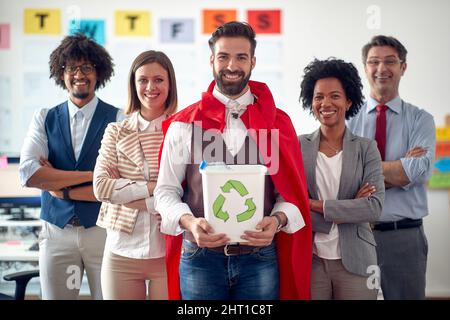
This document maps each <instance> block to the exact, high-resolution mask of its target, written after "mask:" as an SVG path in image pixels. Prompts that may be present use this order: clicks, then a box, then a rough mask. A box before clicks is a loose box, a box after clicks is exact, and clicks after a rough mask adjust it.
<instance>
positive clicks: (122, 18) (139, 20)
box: [115, 11, 151, 36]
mask: <svg viewBox="0 0 450 320" xmlns="http://www.w3.org/2000/svg"><path fill="white" fill-rule="evenodd" d="M115 18H116V21H115V25H116V31H115V32H116V35H117V36H150V34H151V28H150V12H148V11H116V13H115Z"/></svg>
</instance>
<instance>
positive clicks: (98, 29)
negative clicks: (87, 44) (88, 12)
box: [69, 19, 105, 46]
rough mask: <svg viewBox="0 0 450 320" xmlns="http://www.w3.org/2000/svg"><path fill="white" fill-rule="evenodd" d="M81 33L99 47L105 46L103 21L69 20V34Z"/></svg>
mask: <svg viewBox="0 0 450 320" xmlns="http://www.w3.org/2000/svg"><path fill="white" fill-rule="evenodd" d="M78 32H80V33H83V34H85V35H86V36H87V37H89V38H92V39H93V40H94V41H95V42H97V43H98V44H99V45H102V46H103V45H105V21H104V20H83V19H81V20H71V21H69V34H70V35H72V34H75V33H78Z"/></svg>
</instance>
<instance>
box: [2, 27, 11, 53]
mask: <svg viewBox="0 0 450 320" xmlns="http://www.w3.org/2000/svg"><path fill="white" fill-rule="evenodd" d="M10 34H11V29H10V25H9V24H7V23H0V49H9V47H10V46H11V42H10Z"/></svg>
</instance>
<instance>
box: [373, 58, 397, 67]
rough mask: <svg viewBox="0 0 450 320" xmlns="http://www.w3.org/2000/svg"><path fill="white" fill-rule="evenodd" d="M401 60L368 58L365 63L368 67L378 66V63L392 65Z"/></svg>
mask: <svg viewBox="0 0 450 320" xmlns="http://www.w3.org/2000/svg"><path fill="white" fill-rule="evenodd" d="M402 62H403V60H398V59H386V60H380V59H370V60H367V61H366V64H367V65H368V66H370V67H378V66H379V65H380V63H383V64H384V65H385V66H388V67H393V66H395V65H397V64H399V63H402Z"/></svg>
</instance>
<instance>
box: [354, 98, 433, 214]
mask: <svg viewBox="0 0 450 320" xmlns="http://www.w3.org/2000/svg"><path fill="white" fill-rule="evenodd" d="M378 104H379V103H378V102H377V101H376V100H374V99H373V98H369V99H368V101H367V102H366V103H365V105H364V106H363V107H362V108H361V110H360V111H359V113H358V114H357V115H356V116H354V117H353V118H352V119H350V120H349V121H347V126H348V128H350V130H352V132H353V133H354V134H356V135H359V136H362V137H366V138H369V139H374V137H375V125H376V118H377V114H376V110H375V108H376V106H377V105H378ZM386 105H387V106H388V107H389V108H388V110H387V111H386V120H387V132H386V154H385V158H386V159H385V160H386V161H392V160H400V161H401V162H402V165H403V169H404V170H405V173H406V175H407V176H408V178H409V181H410V183H409V184H408V185H406V186H404V187H393V188H390V189H386V195H385V200H384V207H383V212H382V214H381V217H380V221H398V220H401V219H404V218H410V219H420V218H423V217H424V216H426V215H428V203H427V191H426V182H427V180H428V178H429V176H430V175H431V173H432V169H433V162H434V157H435V148H436V128H435V124H434V119H433V116H432V115H431V114H429V113H428V112H426V111H425V110H423V109H419V108H418V107H416V106H414V105H412V104H410V103H407V102H405V101H403V100H402V99H400V97H399V96H397V97H396V98H395V99H393V100H391V101H389V102H388V103H386ZM418 146H420V147H423V148H425V149H427V153H426V155H424V156H422V157H419V158H416V157H411V158H405V154H406V152H407V151H408V150H410V149H412V148H414V147H418Z"/></svg>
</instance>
